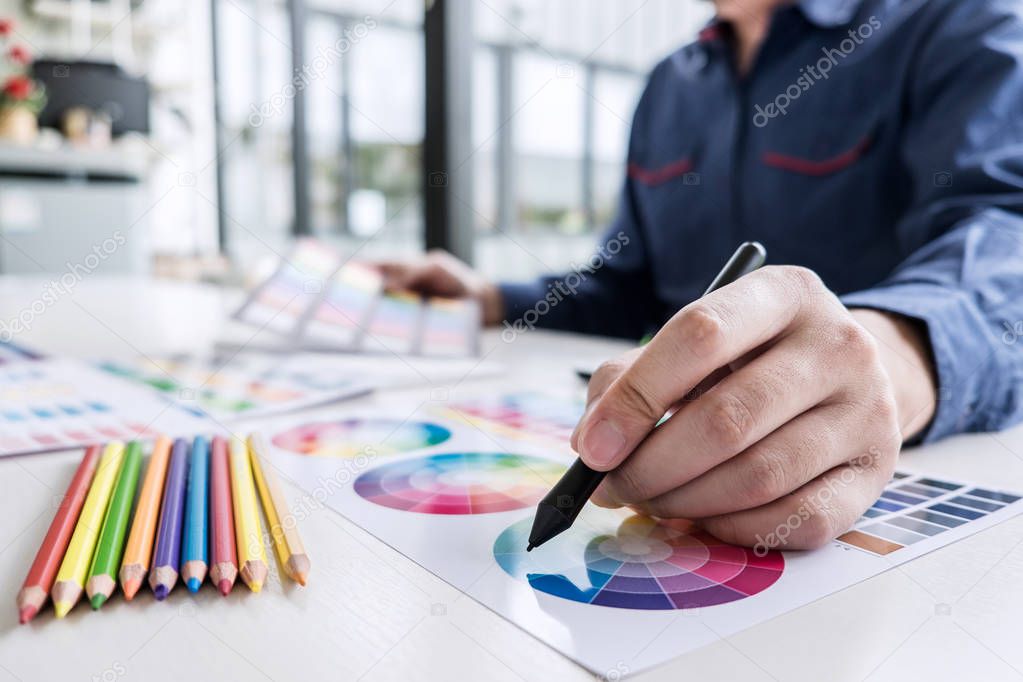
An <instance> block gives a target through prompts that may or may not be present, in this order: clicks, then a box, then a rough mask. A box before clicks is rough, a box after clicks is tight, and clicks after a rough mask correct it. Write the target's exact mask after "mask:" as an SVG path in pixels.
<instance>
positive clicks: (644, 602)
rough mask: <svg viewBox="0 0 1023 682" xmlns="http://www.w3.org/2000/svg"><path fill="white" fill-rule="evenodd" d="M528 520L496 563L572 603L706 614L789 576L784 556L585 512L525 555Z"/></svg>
mask: <svg viewBox="0 0 1023 682" xmlns="http://www.w3.org/2000/svg"><path fill="white" fill-rule="evenodd" d="M531 523H532V520H531V519H525V520H523V521H520V522H519V523H516V524H515V525H513V526H510V527H509V528H507V529H506V530H505V531H504V532H503V533H501V535H500V536H499V537H498V538H497V541H496V542H495V543H494V558H495V559H496V560H497V563H498V564H499V565H500V566H501V568H503V569H504V570H505V572H507V573H508V574H509V575H511V576H513V577H515V578H519V579H522V580H525V581H527V582H528V583H529V585H530V586H531V587H532V588H533V589H535V590H537V591H538V592H543V593H546V594H549V595H552V596H555V597H560V598H562V599H567V600H570V601H577V602H583V603H587V604H594V605H598V606H612V607H616V608H625V609H647V610H666V609H688V608H703V607H708V606H715V605H717V604H725V603H728V602H733V601H738V600H740V599H746V598H748V597H751V596H753V595H756V594H758V593H760V592H762V591H764V590H766V589H768V588H769V587H770V586H771V585H773V584H774V583H775V582H776V581H777V580H778V579H779V578H780V577H781V575H782V573H783V572H784V569H785V559H784V557H783V555H782V554H781V553H780V552H776V551H767V552H766V553H763V555H762V556H761V555H760V553H758V552H755V551H753V550H751V549H746V548H744V547H735V546H733V545H729V544H726V543H724V542H722V541H720V540H718V539H717V538H715V537H713V536H712V535H709V534H707V533H705V532H703V531H699V530H696V529H693V528H691V527H689V526H688V525H687V524H685V523H681V524H679V523H671V524H668V523H658V522H656V521H654V520H652V519H649V518H645V517H642V516H631V517H629V518H625V517H624V516H623V514H622V513H621V512H620V511H611V510H601V509H590V508H588V509H586V510H584V512H583V514H582V515H580V517H579V519H577V520H576V523H575V525H574V526H573V527H572V528H571V529H569V530H568V531H566V532H565V533H564V534H562V536H561V537H559V539H558V541H557V542H550V543H548V544H546V545H543V546H541V547H539V548H537V549H534V550H533V551H532V552H529V553H527V552H526V544H527V541H528V536H529V529H530V525H531Z"/></svg>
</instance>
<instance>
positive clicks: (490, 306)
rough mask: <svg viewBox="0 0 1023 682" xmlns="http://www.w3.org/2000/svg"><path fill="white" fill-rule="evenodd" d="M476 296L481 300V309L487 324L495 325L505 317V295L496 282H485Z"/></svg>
mask: <svg viewBox="0 0 1023 682" xmlns="http://www.w3.org/2000/svg"><path fill="white" fill-rule="evenodd" d="M476 298H477V300H479V302H480V311H481V314H482V316H483V324H484V325H485V326H488V327H489V326H493V325H495V324H498V323H500V322H501V320H503V319H504V297H503V296H502V295H501V289H500V288H499V287H498V286H497V285H496V284H493V283H491V282H485V283H484V284H483V285H482V286H481V287H480V291H479V294H478V295H477V297H476Z"/></svg>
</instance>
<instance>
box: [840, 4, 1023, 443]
mask: <svg viewBox="0 0 1023 682" xmlns="http://www.w3.org/2000/svg"><path fill="white" fill-rule="evenodd" d="M951 4H952V5H953V7H952V9H951V11H949V12H948V15H947V16H946V17H945V18H944V20H943V21H942V22H941V23H940V25H939V26H938V27H937V28H936V30H935V31H934V32H933V33H932V37H931V38H930V39H929V41H928V43H927V44H926V45H925V46H924V47H923V49H922V51H921V52H920V56H919V60H918V62H917V65H916V71H915V72H914V73H913V74H911V78H910V79H909V82H910V84H911V85H910V89H911V92H910V94H909V96H908V98H907V103H908V104H907V106H908V107H909V111H908V113H907V116H906V123H905V129H904V130H903V131H902V139H903V162H904V163H905V165H906V167H907V168H908V169H909V177H910V182H911V191H912V196H913V202H912V206H911V208H910V210H909V211H908V213H907V214H906V215H905V216H904V218H903V219H902V220H901V221H900V222H899V224H898V225H897V227H896V229H897V234H898V238H899V240H900V243H901V244H902V245H903V246H904V248H905V250H906V252H907V253H910V254H911V255H910V256H909V257H908V258H907V259H906V260H905V261H904V262H903V263H902V264H901V265H900V266H899V267H898V268H897V269H896V270H895V271H894V272H893V273H892V274H891V275H890V276H889V277H888V278H887V279H886V280H885V281H884V282H882V283H880V284H879V285H878V286H876V287H874V288H872V289H869V290H866V291H860V292H856V293H852V294H849V295H846V296H844V297H843V298H842V300H843V302H844V303H845V305H846V306H848V307H850V308H853V307H865V308H874V309H877V310H882V311H887V312H893V313H897V314H900V315H904V316H906V317H909V318H913V319H915V320H918V321H920V322H921V323H923V325H924V326H925V328H926V330H927V332H928V335H929V339H930V345H931V349H932V353H933V358H934V362H935V366H936V370H937V376H938V384H939V390H938V405H937V411H936V413H935V416H934V418H933V420H932V422H931V424H930V426H929V427H928V429H927V430H926V432H925V433H924V434H923V440H925V441H933V440H937V439H939V438H942V437H944V436H948V435H950V434H954V433H960V432H967V431H986V430H996V429H1001V428H1005V427H1007V426H1009V425H1011V424H1014V423H1017V422H1019V421H1020V419H1021V418H1023V401H1021V398H1023V116H1021V103H1023V63H1021V59H1023V23H1021V20H1020V17H1019V16H1018V9H1013V8H1012V7H1009V8H1008V9H1006V10H1004V11H1003V10H1001V9H999V8H1000V7H1003V6H1004V5H1002V4H1001V3H997V2H990V3H960V2H955V3H951Z"/></svg>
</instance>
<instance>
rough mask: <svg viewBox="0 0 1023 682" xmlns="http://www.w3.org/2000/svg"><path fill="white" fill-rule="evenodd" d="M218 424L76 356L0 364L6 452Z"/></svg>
mask: <svg viewBox="0 0 1023 682" xmlns="http://www.w3.org/2000/svg"><path fill="white" fill-rule="evenodd" d="M212 426H213V425H212V424H211V422H209V421H208V420H205V419H200V418H198V417H195V416H194V415H192V414H189V413H188V412H186V411H184V410H182V409H181V408H179V407H177V406H176V405H173V404H171V403H169V402H167V401H166V400H164V399H162V398H160V397H159V396H157V395H155V394H153V392H151V391H149V390H147V389H143V388H140V387H138V386H134V385H132V384H129V383H127V382H124V381H122V380H121V379H118V378H116V377H112V376H110V375H108V374H106V373H105V372H101V371H100V370H98V369H94V368H93V367H90V366H88V365H85V364H83V363H80V362H76V361H74V360H59V359H41V360H35V361H32V362H20V363H11V364H5V365H2V366H0V456H4V455H13V454H23V453H29V452H44V451H49V450H62V449H67V448H74V447H81V446H85V445H91V444H94V443H103V442H107V441H110V440H114V439H119V440H135V439H143V440H148V439H151V438H153V437H155V436H156V435H157V434H160V433H164V434H167V435H171V436H176V435H180V436H188V435H194V434H196V433H201V432H204V431H209V430H210V428H211V427H212Z"/></svg>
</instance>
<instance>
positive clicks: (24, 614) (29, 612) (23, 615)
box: [18, 606, 39, 625]
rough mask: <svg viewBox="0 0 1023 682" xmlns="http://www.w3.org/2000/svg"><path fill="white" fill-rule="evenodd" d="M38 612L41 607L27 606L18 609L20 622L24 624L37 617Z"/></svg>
mask: <svg viewBox="0 0 1023 682" xmlns="http://www.w3.org/2000/svg"><path fill="white" fill-rule="evenodd" d="M37 613H39V609H38V608H36V607H35V606H26V607H24V608H23V609H21V610H20V611H18V622H20V623H21V624H22V625H24V624H25V623H27V622H29V621H30V620H32V619H33V618H35V617H36V614H37Z"/></svg>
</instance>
